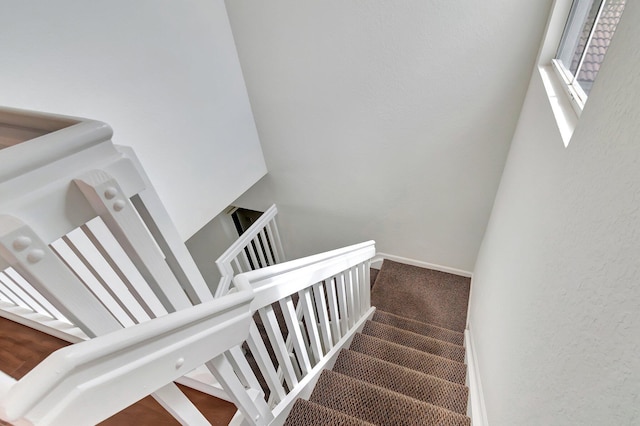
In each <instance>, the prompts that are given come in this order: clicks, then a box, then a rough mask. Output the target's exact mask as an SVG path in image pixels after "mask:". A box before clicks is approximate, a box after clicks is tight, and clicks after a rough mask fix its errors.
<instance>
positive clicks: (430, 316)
mask: <svg viewBox="0 0 640 426" xmlns="http://www.w3.org/2000/svg"><path fill="white" fill-rule="evenodd" d="M470 284H471V279H470V278H465V277H460V276H458V275H453V274H447V273H445V272H439V271H433V270H430V269H424V268H418V267H416V266H411V265H404V264H402V263H397V262H392V261H390V260H385V261H384V262H383V264H382V267H381V268H380V272H379V273H378V274H377V277H376V281H375V284H374V286H373V290H372V291H371V305H372V306H375V307H376V308H378V309H380V310H382V311H386V312H391V313H393V314H395V315H399V316H401V317H405V318H410V319H413V320H416V321H420V322H425V323H429V324H432V325H436V326H439V327H444V328H448V329H450V330H455V331H458V332H464V329H465V325H466V322H467V305H468V302H469V288H470Z"/></svg>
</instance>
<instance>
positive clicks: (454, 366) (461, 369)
mask: <svg viewBox="0 0 640 426" xmlns="http://www.w3.org/2000/svg"><path fill="white" fill-rule="evenodd" d="M349 349H350V350H353V351H356V352H360V353H362V354H365V355H369V356H371V357H374V358H377V359H381V360H383V361H388V362H391V363H394V364H396V365H401V366H402V367H405V368H409V369H411V370H414V371H418V372H420V373H424V374H429V375H432V376H435V377H439V378H441V379H443V380H447V381H449V382H451V383H457V384H461V385H464V384H465V383H466V378H467V365H466V364H464V363H462V362H458V361H455V360H452V359H450V358H445V357H442V356H439V355H435V354H432V353H429V352H423V351H421V350H419V349H414V348H410V347H408V346H403V345H400V344H398V343H394V342H390V341H388V340H384V339H380V338H378V337H375V336H370V335H368V334H362V333H357V334H356V335H355V336H354V338H353V340H352V341H351V345H350V347H349Z"/></svg>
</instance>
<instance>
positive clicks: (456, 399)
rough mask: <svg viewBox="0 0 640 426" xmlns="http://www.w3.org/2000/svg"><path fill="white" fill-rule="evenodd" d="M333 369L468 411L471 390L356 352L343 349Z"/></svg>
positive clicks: (463, 411) (404, 393)
mask: <svg viewBox="0 0 640 426" xmlns="http://www.w3.org/2000/svg"><path fill="white" fill-rule="evenodd" d="M333 371H335V372H337V373H341V374H346V375H347V376H351V377H353V378H355V379H358V380H362V381H365V382H367V383H371V384H373V385H376V386H380V387H383V388H385V389H389V390H392V391H395V392H398V393H401V394H403V395H406V396H410V397H411V398H415V399H418V400H420V401H424V402H428V403H430V404H433V405H437V406H439V407H443V408H446V409H447V410H451V411H454V412H456V413H460V414H464V413H466V412H467V398H468V397H469V389H468V388H467V387H466V386H464V385H460V384H458V383H452V382H449V381H447V380H444V379H440V378H438V377H435V376H430V375H428V374H424V373H420V372H419V371H415V370H411V369H410V368H406V367H402V366H400V365H396V364H393V363H390V362H387V361H383V360H381V359H378V358H374V357H372V356H369V355H365V354H362V353H360V352H356V351H350V350H348V349H343V350H342V351H340V355H338V358H337V359H336V363H335V365H334V367H333Z"/></svg>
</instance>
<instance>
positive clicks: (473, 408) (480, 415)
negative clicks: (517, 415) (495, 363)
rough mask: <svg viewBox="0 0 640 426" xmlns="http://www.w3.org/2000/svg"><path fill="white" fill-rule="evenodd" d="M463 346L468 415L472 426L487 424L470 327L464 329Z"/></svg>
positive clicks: (486, 425) (484, 425)
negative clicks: (467, 389) (467, 390)
mask: <svg viewBox="0 0 640 426" xmlns="http://www.w3.org/2000/svg"><path fill="white" fill-rule="evenodd" d="M464 346H465V348H466V360H465V361H466V364H467V370H468V374H467V386H469V411H470V412H469V414H468V415H469V417H470V418H471V424H472V425H473V426H488V425H489V422H488V421H487V409H486V407H485V404H484V394H483V392H482V381H481V380H480V369H479V366H478V360H477V358H476V351H475V346H474V343H473V336H472V334H471V330H470V329H468V328H467V329H466V330H465V331H464Z"/></svg>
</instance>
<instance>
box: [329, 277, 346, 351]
mask: <svg viewBox="0 0 640 426" xmlns="http://www.w3.org/2000/svg"><path fill="white" fill-rule="evenodd" d="M325 284H326V288H327V298H328V299H329V300H328V302H329V314H330V315H331V323H330V325H331V333H332V337H333V344H334V345H335V344H336V343H338V340H340V338H341V337H342V327H341V326H340V314H339V312H338V293H337V290H336V284H337V280H336V279H335V278H329V279H327V280H325Z"/></svg>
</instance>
